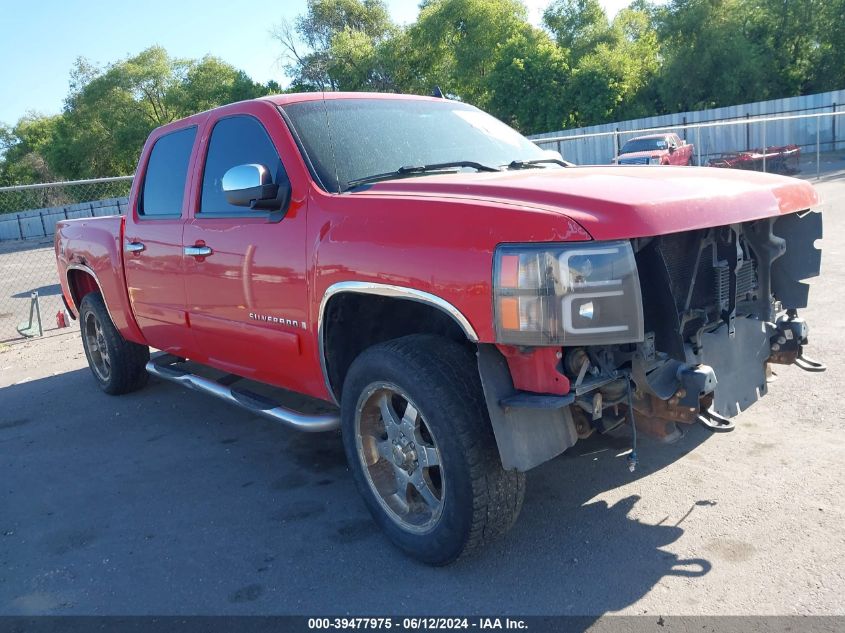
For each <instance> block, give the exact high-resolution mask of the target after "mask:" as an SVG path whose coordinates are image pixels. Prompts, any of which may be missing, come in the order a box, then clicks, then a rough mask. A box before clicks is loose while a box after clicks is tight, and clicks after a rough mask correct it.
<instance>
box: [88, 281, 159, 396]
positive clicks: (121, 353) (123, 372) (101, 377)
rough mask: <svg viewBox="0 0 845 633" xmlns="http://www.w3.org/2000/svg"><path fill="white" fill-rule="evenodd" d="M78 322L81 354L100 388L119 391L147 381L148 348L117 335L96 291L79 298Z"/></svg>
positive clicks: (140, 385)
mask: <svg viewBox="0 0 845 633" xmlns="http://www.w3.org/2000/svg"><path fill="white" fill-rule="evenodd" d="M79 324H80V328H81V331H82V346H83V348H84V349H85V357H86V358H87V359H88V366H89V367H90V368H91V373H92V374H94V378H96V379H97V384H99V386H100V389H102V390H103V391H105V392H106V393H108V394H111V395H120V394H124V393H129V392H130V391H135V390H137V389H140V388H141V387H143V386H144V385H145V384H147V379H148V377H149V375H148V374H147V370H146V364H147V361H149V360H150V350H149V348H148V347H147V346H145V345H139V344H138V343H132V342H130V341H127V340H126V339H124V338H123V337H122V336H121V335H120V332H118V331H117V328H116V327H115V326H114V323H112V320H111V317H110V316H109V312H108V310H106V304H105V302H104V301H103V297H102V296H101V295H100V294H99V293H95V292H92V293H89V294H87V295H85V297H84V298H83V299H82V305H81V306H80V309H79Z"/></svg>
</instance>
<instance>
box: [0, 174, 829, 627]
mask: <svg viewBox="0 0 845 633" xmlns="http://www.w3.org/2000/svg"><path fill="white" fill-rule="evenodd" d="M819 189H820V191H821V192H822V194H823V196H824V197H825V199H826V200H827V206H828V208H827V209H826V217H825V238H824V243H823V248H824V256H823V264H822V266H823V271H822V276H821V277H820V278H818V279H816V280H814V281H813V282H812V291H811V307H810V308H809V309H807V310H805V311H804V312H803V315H804V316H805V317H806V318H807V320H808V321H809V323H810V327H811V347H810V349H809V350H808V353H810V354H811V355H812V356H814V357H818V358H819V359H821V360H823V361H824V362H826V363H827V365H828V371H827V372H826V373H824V374H808V373H804V372H802V371H801V370H799V369H798V368H796V367H780V368H777V370H776V371H777V380H776V382H775V383H774V384H772V385H771V388H770V394H769V395H768V396H767V397H766V398H764V399H763V400H762V401H761V402H759V403H757V404H756V405H755V406H754V407H752V408H751V409H750V410H749V411H747V412H745V413H743V414H742V415H741V416H740V417H739V419H738V425H737V429H736V430H735V431H734V432H733V433H727V434H717V435H712V434H710V433H709V432H708V431H706V430H705V429H704V428H702V427H700V426H694V427H690V428H687V429H686V431H687V434H686V436H685V437H684V438H683V439H682V440H681V441H680V442H678V443H677V444H674V445H670V446H664V445H661V444H658V443H655V442H651V441H647V440H644V441H643V442H642V443H641V446H640V449H639V455H640V469H639V470H638V471H637V473H635V474H634V475H632V474H630V473H629V472H628V470H627V468H626V463H625V459H624V457H623V456H621V453H623V452H624V451H625V450H626V449H627V448H628V439H627V437H626V436H625V435H622V436H620V437H617V438H609V439H604V438H600V439H591V440H589V441H586V442H582V443H579V444H578V445H577V446H576V447H575V448H574V449H572V450H571V451H569V452H568V453H567V454H565V455H563V456H561V457H559V458H557V459H555V460H553V461H551V462H549V463H546V464H544V465H543V466H541V467H539V468H537V469H535V470H533V471H531V472H530V473H529V475H528V494H527V497H526V501H525V506H524V509H523V512H522V516H521V518H520V520H519V521H518V523H517V525H516V526H515V528H514V529H513V530H512V531H511V532H510V533H509V534H508V535H507V536H506V537H505V538H503V539H502V540H500V541H499V542H497V543H495V544H494V545H493V546H491V547H489V548H488V549H487V550H485V551H484V552H483V553H481V554H480V555H478V556H475V557H472V558H469V559H465V560H461V561H459V562H458V563H456V564H454V565H452V566H449V567H446V568H437V569H435V568H429V567H426V566H423V565H420V564H417V563H415V562H412V561H410V560H409V559H407V558H406V557H404V556H403V555H402V554H401V553H399V552H398V551H397V550H395V549H394V548H393V547H392V546H391V545H390V544H389V543H388V542H387V540H386V539H385V538H383V537H382V535H381V534H380V532H379V531H378V530H377V529H376V527H375V525H374V523H373V522H372V521H371V519H370V517H369V515H368V514H367V511H366V509H365V507H364V504H363V502H362V501H361V500H360V498H359V496H358V494H357V492H356V491H355V489H354V486H353V483H352V479H351V476H350V475H349V473H348V471H347V468H346V464H345V461H344V456H343V450H342V446H341V442H340V437H339V436H338V435H337V434H335V433H330V434H324V435H305V434H297V433H296V432H293V431H289V430H286V429H284V428H280V427H279V426H277V425H274V424H273V423H271V422H268V421H264V420H261V419H259V418H256V417H254V416H252V415H250V414H249V413H247V412H244V411H241V410H238V409H235V408H232V407H230V406H228V405H226V404H221V403H219V402H217V401H215V400H212V399H209V398H208V397H206V396H203V395H202V394H198V393H194V392H190V391H186V390H183V389H181V388H180V387H178V386H175V385H171V384H167V383H164V382H159V381H156V380H151V382H150V385H149V386H148V387H147V388H146V389H144V390H143V391H141V392H138V393H135V394H131V395H128V396H123V397H118V398H115V397H110V396H107V395H104V394H102V393H101V392H100V391H99V390H98V389H97V387H96V386H95V384H94V381H93V378H92V377H91V375H90V372H89V370H88V368H87V365H86V363H85V357H84V354H83V352H82V347H81V341H80V338H79V335H78V333H76V332H75V331H67V330H64V331H63V330H58V331H54V332H50V333H49V335H48V336H47V337H46V338H44V339H41V340H35V341H28V342H24V343H20V342H7V343H6V344H3V345H2V346H0V614H55V615H83V614H84V615H88V614H121V615H128V614H207V615H208V614H309V615H313V614H368V615H374V614H397V615H401V614H420V615H432V614H467V615H469V614H479V613H480V614H489V613H499V614H518V615H529V614H575V615H590V616H592V615H600V614H605V613H625V614H643V613H648V614H661V615H671V614H687V615H694V614H722V615H725V614H731V615H739V614H754V615H763V614H765V615H776V614H810V613H812V614H837V613H839V614H841V613H842V612H843V604H845V603H843V598H842V597H843V595H845V577H843V570H845V530H843V529H842V526H843V525H845V509H844V508H843V501H842V500H843V498H845V438H843V434H842V429H843V425H845V415H844V414H843V409H842V405H841V404H840V403H839V400H838V397H839V395H840V394H841V383H840V381H839V377H840V375H841V374H840V372H842V371H843V369H845V359H844V358H843V347H845V316H843V315H844V314H845V312H843V300H845V295H844V294H843V292H842V287H843V286H845V218H843V214H842V211H843V205H845V181H843V180H842V179H839V178H828V179H823V181H822V182H821V183H820V184H819Z"/></svg>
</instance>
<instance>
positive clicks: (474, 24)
mask: <svg viewBox="0 0 845 633" xmlns="http://www.w3.org/2000/svg"><path fill="white" fill-rule="evenodd" d="M526 16H527V11H526V9H525V5H523V4H522V2H520V0H495V1H490V0H426V1H424V2H423V3H422V4H421V5H420V15H419V18H418V19H417V21H416V23H415V24H413V25H412V26H411V27H410V29H409V31H408V36H409V44H410V50H409V53H410V55H409V57H410V59H409V62H410V63H411V65H412V67H414V68H415V69H416V78H415V79H416V82H417V85H416V86H414V87H415V88H416V89H417V90H419V89H423V90H425V91H426V92H428V91H430V90H431V89H432V88H433V87H434V86H435V85H439V86H440V87H441V88H442V89H443V91H444V92H447V93H449V94H453V95H456V96H458V97H460V98H461V99H463V100H465V101H469V102H471V103H473V104H475V105H477V106H479V107H482V108H484V107H486V106H487V105H488V103H489V100H490V97H491V94H490V80H489V75H490V73H491V72H492V70H493V68H494V67H495V65H496V63H497V60H498V59H499V58H500V53H501V51H502V48H503V47H504V46H505V45H506V44H507V43H509V42H512V41H513V40H514V38H519V37H520V36H521V35H522V34H523V33H524V31H525V28H526V27H527V26H528V25H527V22H526Z"/></svg>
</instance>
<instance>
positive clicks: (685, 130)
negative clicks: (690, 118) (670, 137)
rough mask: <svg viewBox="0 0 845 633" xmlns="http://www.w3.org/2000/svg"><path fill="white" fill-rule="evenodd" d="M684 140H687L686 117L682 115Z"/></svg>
mask: <svg viewBox="0 0 845 633" xmlns="http://www.w3.org/2000/svg"><path fill="white" fill-rule="evenodd" d="M684 140H687V117H686V116H684Z"/></svg>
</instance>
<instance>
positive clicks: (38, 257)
mask: <svg viewBox="0 0 845 633" xmlns="http://www.w3.org/2000/svg"><path fill="white" fill-rule="evenodd" d="M131 185H132V177H131V176H129V177H121V178H101V179H96V180H79V181H72V182H60V183H49V184H43V185H23V186H18V187H0V342H4V341H5V342H8V341H12V340H15V339H20V338H23V337H25V336H39V335H40V334H41V333H46V332H49V331H50V330H55V329H57V328H58V327H59V324H60V323H61V317H60V316H59V314H60V313H62V312H63V311H64V304H63V303H62V296H61V287H60V286H59V279H58V275H57V271H56V258H55V254H54V252H53V236H54V234H55V231H56V223H57V222H59V221H61V220H66V219H74V218H90V217H98V216H104V215H117V214H122V213H125V211H126V207H127V205H128V196H129V188H130V187H131Z"/></svg>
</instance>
